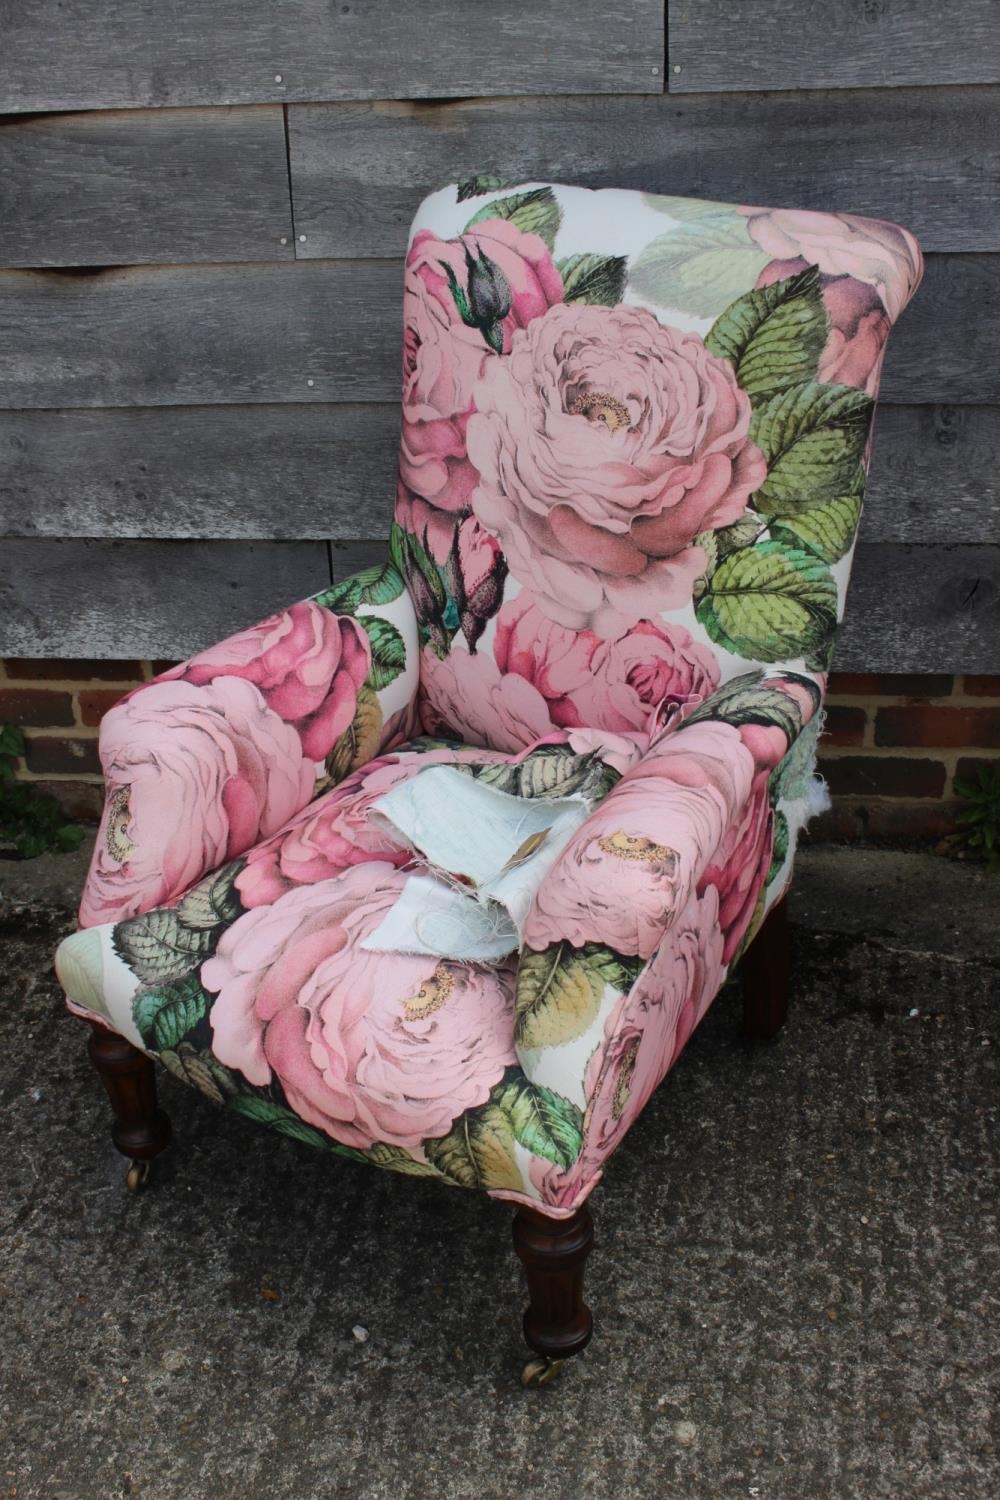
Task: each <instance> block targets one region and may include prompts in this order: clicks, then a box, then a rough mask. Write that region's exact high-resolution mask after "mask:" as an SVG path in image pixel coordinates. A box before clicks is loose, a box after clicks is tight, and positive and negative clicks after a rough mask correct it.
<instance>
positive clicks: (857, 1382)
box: [0, 849, 1000, 1500]
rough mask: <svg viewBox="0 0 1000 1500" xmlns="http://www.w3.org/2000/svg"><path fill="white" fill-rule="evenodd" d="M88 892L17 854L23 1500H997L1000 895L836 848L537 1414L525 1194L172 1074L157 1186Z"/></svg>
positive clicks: (609, 1248) (9, 1127)
mask: <svg viewBox="0 0 1000 1500" xmlns="http://www.w3.org/2000/svg"><path fill="white" fill-rule="evenodd" d="M78 865H79V860H77V859H74V858H67V859H63V860H60V861H45V860H42V861H33V862H32V864H31V865H23V866H20V865H6V866H2V865H0V887H2V888H4V891H5V896H6V901H5V902H4V905H3V907H2V908H0V946H2V949H3V960H2V965H0V972H2V975H3V1000H4V1003H3V1005H2V1007H0V1119H2V1121H3V1123H4V1126H5V1129H6V1143H5V1145H4V1147H3V1154H2V1158H0V1159H2V1164H3V1178H4V1187H3V1195H2V1199H0V1500H4V1497H11V1500H14V1497H16V1500H118V1497H124V1496H128V1497H135V1496H141V1497H143V1500H236V1497H242V1500H258V1497H260V1500H340V1497H349V1500H478V1497H489V1500H492V1497H497V1500H501V1497H502V1500H508V1497H517V1500H520V1497H522V1496H533V1495H539V1496H545V1497H546V1500H581V1497H582V1500H590V1497H595V1500H604V1497H615V1500H620V1497H633V1496H641V1497H647V1496H652V1497H660V1496H665V1497H674V1496H691V1497H698V1500H714V1497H725V1500H735V1497H739V1496H759V1497H761V1500H779V1497H780V1500H784V1497H789V1500H825V1497H831V1500H848V1497H850V1500H853V1497H858V1500H874V1497H880V1496H888V1497H893V1500H911V1497H932V1496H933V1497H948V1500H966V1497H968V1500H972V1497H975V1500H979V1497H984V1500H985V1497H991V1500H992V1497H994V1496H996V1495H997V1494H998V1493H1000V1477H998V1468H997V1430H996V1421H997V1415H996V1411H997V1407H996V1395H997V1391H996V1388H995V1382H996V1376H997V1368H998V1366H997V1332H996V1310H997V1287H998V1284H1000V1276H998V1272H1000V1265H998V1260H1000V1251H998V1236H997V1206H998V1201H1000V1197H998V1192H997V1188H998V1176H1000V1174H998V1155H1000V1152H998V1131H997V1116H998V1113H1000V1100H998V1091H997V1087H996V1075H997V1002H998V995H997V990H998V985H1000V921H998V916H1000V878H998V877H996V876H990V875H988V874H987V873H985V872H983V871H976V870H973V869H970V868H968V867H965V866H956V865H953V864H946V863H944V862H941V861H938V860H934V859H933V858H932V857H931V856H924V855H903V854H893V853H888V852H884V851H868V852H865V851H860V850H857V849H851V850H839V849H819V850H812V851H808V850H807V851H805V853H804V855H803V856H802V858H801V861H800V875H799V880H798V883H797V886H796V889H795V891H794V892H793V896H792V898H791V899H792V907H793V919H794V922H795V978H794V995H795V999H794V1010H793V1014H792V1017H791V1019H790V1021H789V1024H788V1026H787V1027H786V1028H785V1030H784V1032H783V1033H782V1035H781V1038H780V1039H779V1041H778V1042H777V1043H775V1044H774V1045H772V1046H770V1047H763V1048H758V1049H750V1048H748V1047H747V1046H745V1045H744V1044H743V1043H742V1042H741V1041H740V1040H739V1037H738V1034H737V1027H736V1019H737V1008H738V1002H737V997H736V995H735V994H734V993H732V992H726V993H724V994H723V995H722V996H721V997H720V999H719V1001H718V1003H717V1004H716V1006H715V1007H714V1008H713V1010H712V1011H711V1012H710V1014H709V1016H708V1018H707V1020H706V1021H705V1023H704V1025H703V1027H702V1028H701V1030H700V1031H699V1033H698V1034H697V1036H696V1037H695V1038H694V1039H693V1041H692V1042H691V1044H690V1046H689V1047H688V1049H687V1050H686V1052H685V1054H684V1056H683V1058H682V1059H681V1061H680V1063H679V1064H678V1066H677V1068H676V1070H675V1071H674V1073H673V1074H672V1075H671V1077H670V1079H669V1080H668V1081H667V1083H666V1084H665V1085H664V1087H663V1088H662V1089H661V1090H660V1092H659V1093H658V1094H657V1096H656V1097H655V1098H654V1100H653V1101H652V1103H651V1104H650V1106H649V1108H648V1109H647V1111H646V1113H645V1115H644V1116H643V1118H642V1120H641V1121H640V1122H639V1124H638V1125H637V1127H636V1128H635V1130H634V1131H633V1132H632V1134H631V1136H630V1137H629V1139H628V1141H627V1142H626V1144H625V1145H624V1147H623V1148H622V1149H621V1150H620V1152H619V1154H618V1156H617V1157H616V1159H615V1161H614V1163H613V1164H612V1167H611V1169H610V1171H609V1174H608V1177H607V1179H606V1182H605V1183H604V1184H603V1185H602V1187H601V1188H600V1189H599V1190H598V1192H597V1193H596V1194H595V1197H594V1200H593V1204H592V1206H593V1209H594V1214H595V1219H596V1221H597V1231H598V1247H597V1250H596V1251H595V1253H594V1256H593V1258H592V1260H591V1266H590V1273H589V1277H588V1300H589V1301H590V1303H591V1306H592V1307H593V1309H594V1313H595V1319H596V1325H597V1332H596V1336H595V1339H594V1342H593V1344H592V1345H591V1348H590V1349H589V1350H588V1351H587V1353H586V1354H585V1355H584V1356H582V1358H580V1359H579V1360H577V1361H575V1362H574V1363H573V1365H572V1366H571V1367H569V1368H568V1369H567V1370H566V1371H565V1373H564V1375H563V1377H562V1379H561V1380H560V1381H557V1382H555V1383H554V1384H553V1385H552V1386H550V1387H548V1388H547V1389H545V1390H542V1391H534V1392H531V1391H529V1392H525V1391H522V1390H521V1389H520V1387H519V1385H518V1383H517V1373H518V1370H519V1368H520V1364H521V1360H522V1357H523V1351H522V1345H521V1340H520V1334H519V1326H518V1325H519V1319H520V1310H521V1305H522V1294H521V1287H520V1283H519V1275H518V1269H517V1267H516V1264H515V1262H514V1258H513V1256H512V1254H511V1251H510V1248H509V1230H508V1221H509V1213H508V1212H507V1211H504V1210H503V1209H502V1208H500V1207H499V1206H498V1205H492V1204H490V1203H488V1202H486V1201H484V1200H480V1199H479V1198H477V1197H475V1196H473V1195H471V1194H469V1195H466V1194H463V1193H461V1192H458V1191H455V1192H449V1191H447V1190H445V1189H440V1190H439V1189H435V1188H433V1187H431V1186H428V1185H427V1184H426V1183H423V1182H416V1181H412V1180H409V1179H405V1178H396V1177H391V1176H389V1175H388V1174H381V1173H377V1172H375V1171H372V1170H370V1169H367V1168H364V1167H360V1166H358V1167H355V1166H353V1165H352V1164H350V1163H347V1162H340V1163H335V1164H332V1165H331V1164H330V1163H328V1162H326V1161H323V1160H321V1159H319V1158H317V1157H314V1156H313V1155H312V1154H310V1152H309V1149H308V1148H307V1147H305V1146H299V1145H297V1144H296V1143H294V1142H291V1141H287V1140H282V1139H281V1138H279V1137H277V1136H273V1135H271V1134H269V1133H267V1132H264V1131H260V1130H259V1129H258V1130H255V1128H254V1127H253V1126H252V1125H251V1124H250V1123H249V1122H247V1121H243V1120H240V1119H238V1118H237V1117H235V1116H234V1117H228V1116H223V1115H221V1114H216V1113H215V1112H214V1111H213V1110H212V1108H211V1106H210V1105H209V1104H208V1103H207V1102H206V1101H204V1100H203V1099H202V1098H201V1096H199V1095H197V1094H194V1093H192V1092H186V1091H185V1090H183V1089H182V1088H181V1087H180V1086H179V1085H176V1084H175V1083H174V1082H173V1080H172V1079H170V1078H165V1079H164V1081H163V1084H162V1090H161V1092H162V1097H163V1099H164V1101H165V1103H166V1105H167V1108H168V1109H169V1112H170V1114H171V1117H172V1119H173V1123H174V1129H175V1135H176V1144H175V1145H174V1147H173V1148H172V1149H171V1151H170V1152H169V1153H168V1154H167V1155H166V1156H165V1157H162V1158H161V1159H160V1162H159V1163H158V1170H157V1173H156V1176H155V1179H154V1182H153V1184H152V1185H151V1186H150V1188H149V1189H148V1190H147V1192H146V1193H145V1194H143V1195H140V1196H139V1197H137V1198H130V1197H129V1196H127V1195H126V1193H125V1191H124V1187H123V1180H122V1179H123V1163H122V1161H121V1158H119V1157H118V1155H117V1153H116V1152H115V1151H114V1149H113V1148H112V1146H111V1143H110V1140H109V1139H108V1136H107V1133H106V1131H107V1112H106V1109H105V1105H104V1102H103V1098H102V1095H101V1092H100V1087H99V1084H98V1083H97V1080H96V1078H95V1077H94V1076H92V1075H91V1073H90V1072H89V1070H88V1067H87V1064H86V1061H85V1058H84V1056H83V1050H82V1043H83V1036H82V1028H81V1027H80V1026H79V1025H78V1024H77V1023H76V1022H75V1021H73V1020H72V1019H70V1018H69V1017H67V1016H66V1015H64V1013H63V1011H62V1008H61V1004H60V997H59V994H58V993H57V990H56V986H55V983H54V981H53V979H52V977H51V975H50V972H49V967H48V965H49V959H50V954H51V950H52V948H53V946H54V944H55V942H56V939H57V936H58V935H59V934H60V933H61V931H63V930H64V929H65V928H67V927H68V925H69V922H70V916H69V911H68V905H67V903H68V900H69V899H70V896H71V895H73V894H75V891H76V889H77V888H78V885H79V869H78ZM355 1328H360V1329H363V1330H365V1331H366V1333H367V1336H366V1337H365V1338H364V1339H363V1340H361V1339H360V1338H358V1337H356V1336H355V1335H354V1333H353V1332H352V1330H353V1329H355ZM991 1383H992V1384H993V1389H992V1390H991Z"/></svg>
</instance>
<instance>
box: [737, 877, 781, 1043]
mask: <svg viewBox="0 0 1000 1500" xmlns="http://www.w3.org/2000/svg"><path fill="white" fill-rule="evenodd" d="M790 970H791V943H790V939H789V933H788V911H787V907H786V903H785V901H784V900H781V901H779V902H778V904H777V906H774V907H772V908H771V910H770V911H769V912H768V914H767V918H766V920H765V922H764V924H763V926H762V927H761V929H760V931H759V932H758V934H757V936H756V937H755V938H754V940H753V942H752V943H751V944H750V946H749V948H748V949H747V951H746V952H745V953H744V955H743V957H742V959H741V960H740V977H741V979H742V981H743V1034H744V1036H746V1037H749V1038H750V1040H751V1041H755V1042H769V1041H771V1040H772V1039H773V1038H774V1037H776V1036H777V1034H778V1032H779V1031H780V1030H781V1028H782V1026H783V1025H784V1024H785V1017H786V1016H787V1014H788V986H789V974H790Z"/></svg>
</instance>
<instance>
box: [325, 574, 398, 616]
mask: <svg viewBox="0 0 1000 1500" xmlns="http://www.w3.org/2000/svg"><path fill="white" fill-rule="evenodd" d="M403 588H404V584H403V575H402V574H401V573H400V571H399V569H398V568H397V567H396V566H395V564H394V563H391V562H385V563H383V564H382V565H381V566H380V567H379V566H376V567H373V568H363V569H362V571H361V572H360V573H354V574H352V576H351V577H350V578H345V579H344V580H343V581H342V582H341V583H335V584H334V585H333V587H332V588H330V589H325V590H324V591H323V593H322V594H317V595H315V602H316V603H317V604H321V605H323V607H324V609H332V610H333V612H334V614H342V615H352V614H353V613H354V611H355V610H356V609H357V608H358V606H359V605H361V604H391V603H392V602H393V600H394V599H398V598H399V597H400V595H401V594H402V592H403Z"/></svg>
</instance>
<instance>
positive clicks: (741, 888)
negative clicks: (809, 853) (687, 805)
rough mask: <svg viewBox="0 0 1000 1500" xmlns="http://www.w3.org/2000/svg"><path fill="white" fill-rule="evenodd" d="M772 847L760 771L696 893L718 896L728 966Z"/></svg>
mask: <svg viewBox="0 0 1000 1500" xmlns="http://www.w3.org/2000/svg"><path fill="white" fill-rule="evenodd" d="M773 847H774V812H773V809H772V807H771V799H770V790H769V780H768V772H767V771H759V772H758V773H757V775H756V776H755V777H754V782H753V787H752V789H751V792H750V796H749V797H748V799H747V802H746V805H745V807H744V808H743V810H742V813H741V815H740V817H739V819H738V820H737V822H736V823H735V824H734V825H733V826H732V827H731V828H729V829H727V831H726V834H725V837H724V838H723V840H722V843H721V845H720V846H719V848H718V849H717V850H716V852H715V854H714V855H713V857H712V861H711V863H710V864H709V865H708V866H707V867H706V869H705V871H704V873H703V874H702V877H701V879H700V881H699V882H698V891H699V893H704V892H705V891H708V890H711V889H712V888H713V887H714V888H715V889H716V890H717V891H718V893H719V922H720V924H721V927H722V931H723V934H724V938H725V947H724V950H723V958H724V960H725V962H726V963H727V964H728V963H730V962H731V960H732V957H733V954H734V953H735V952H736V950H737V948H738V947H739V945H740V942H741V941H742V938H743V935H744V933H745V932H746V930H747V928H748V927H749V926H750V922H751V919H752V918H753V914H754V909H755V907H756V905H757V898H758V897H759V895H760V893H761V891H762V890H763V889H764V882H765V881H766V879H767V872H768V870H769V869H770V866H771V851H772V849H773Z"/></svg>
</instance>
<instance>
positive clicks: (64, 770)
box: [25, 735, 101, 776]
mask: <svg viewBox="0 0 1000 1500" xmlns="http://www.w3.org/2000/svg"><path fill="white" fill-rule="evenodd" d="M25 759H26V761H27V765H28V770H29V771H34V772H35V773H36V774H37V775H39V776H44V775H46V774H48V775H53V774H54V775H57V776H58V775H60V774H65V775H76V776H80V775H83V774H86V773H87V772H88V771H91V772H93V773H94V774H95V775H98V776H99V775H100V772H101V762H100V760H99V759H98V756H97V741H96V740H77V739H71V738H68V737H67V738H66V739H64V738H63V737H62V736H61V735H35V736H33V737H31V738H29V740H28V753H27V756H26V757H25Z"/></svg>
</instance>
